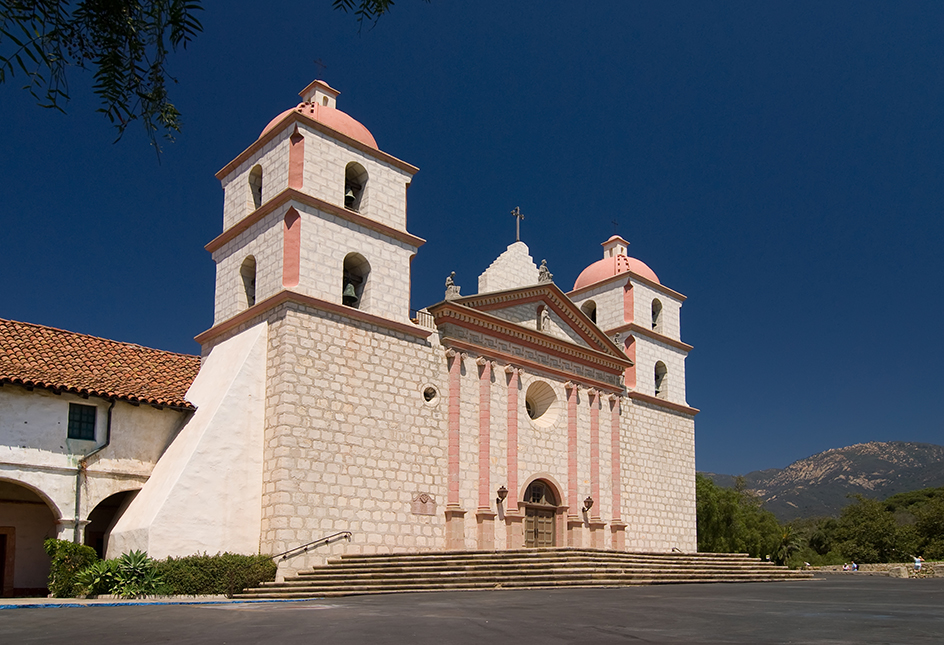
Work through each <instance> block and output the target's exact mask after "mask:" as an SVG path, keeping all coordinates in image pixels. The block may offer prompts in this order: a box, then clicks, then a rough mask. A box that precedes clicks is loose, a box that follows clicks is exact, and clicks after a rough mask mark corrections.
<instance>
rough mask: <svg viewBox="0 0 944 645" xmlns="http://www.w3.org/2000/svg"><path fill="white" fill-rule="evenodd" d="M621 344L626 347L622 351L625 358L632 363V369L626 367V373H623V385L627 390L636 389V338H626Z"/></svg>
mask: <svg viewBox="0 0 944 645" xmlns="http://www.w3.org/2000/svg"><path fill="white" fill-rule="evenodd" d="M623 344H624V345H625V346H626V349H625V351H624V353H625V354H626V358H628V359H629V360H631V361H632V362H633V365H632V367H627V368H626V371H625V372H623V385H625V386H626V389H627V390H632V389H635V387H636V338H635V337H633V336H627V337H626V340H625V341H623Z"/></svg>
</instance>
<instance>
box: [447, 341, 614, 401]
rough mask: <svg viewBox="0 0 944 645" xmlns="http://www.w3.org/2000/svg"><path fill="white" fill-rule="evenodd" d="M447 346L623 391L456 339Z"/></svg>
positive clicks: (588, 385) (598, 386)
mask: <svg viewBox="0 0 944 645" xmlns="http://www.w3.org/2000/svg"><path fill="white" fill-rule="evenodd" d="M445 344H446V345H448V346H449V347H453V348H455V349H456V350H460V349H461V350H465V351H468V352H470V353H476V354H480V355H482V356H487V357H488V358H491V359H492V360H497V361H503V362H508V363H512V362H514V363H515V364H516V365H520V366H521V367H526V368H529V369H531V370H533V371H535V372H539V373H542V374H549V375H552V376H557V377H560V378H561V379H566V378H570V380H572V381H574V382H575V383H580V384H581V385H585V386H587V387H596V388H600V389H601V390H606V391H607V392H612V393H613V394H619V393H620V392H622V391H623V387H622V386H616V385H613V384H612V383H607V382H606V381H598V380H596V379H591V378H587V377H580V378H577V377H576V376H574V374H573V373H572V372H567V371H564V370H558V369H554V368H553V367H548V366H547V365H544V364H543V363H538V362H537V361H529V360H526V359H523V358H521V357H520V356H516V355H514V354H509V353H505V352H501V351H497V350H492V349H489V348H486V347H484V346H480V345H475V344H473V343H466V342H463V341H461V340H456V339H455V338H446V339H445Z"/></svg>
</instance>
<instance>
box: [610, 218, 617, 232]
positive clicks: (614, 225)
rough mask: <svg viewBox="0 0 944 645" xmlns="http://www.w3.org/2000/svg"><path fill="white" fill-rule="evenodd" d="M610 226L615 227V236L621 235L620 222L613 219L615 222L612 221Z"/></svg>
mask: <svg viewBox="0 0 944 645" xmlns="http://www.w3.org/2000/svg"><path fill="white" fill-rule="evenodd" d="M610 224H612V225H613V235H616V234H618V233H619V222H617V221H616V220H615V219H613V220H610Z"/></svg>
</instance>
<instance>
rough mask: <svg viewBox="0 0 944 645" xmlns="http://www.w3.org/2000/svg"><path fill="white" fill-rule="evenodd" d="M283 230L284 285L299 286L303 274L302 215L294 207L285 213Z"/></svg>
mask: <svg viewBox="0 0 944 645" xmlns="http://www.w3.org/2000/svg"><path fill="white" fill-rule="evenodd" d="M284 222H285V225H284V227H283V230H282V286H283V287H286V288H289V289H291V288H292V287H297V286H298V280H299V276H300V275H301V257H302V216H301V215H299V214H298V211H297V210H295V209H294V208H290V209H288V212H287V213H285V220H284Z"/></svg>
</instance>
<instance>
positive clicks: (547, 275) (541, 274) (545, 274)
mask: <svg viewBox="0 0 944 645" xmlns="http://www.w3.org/2000/svg"><path fill="white" fill-rule="evenodd" d="M553 281H554V274H553V273H551V272H550V271H548V269H547V260H541V266H540V268H538V282H553Z"/></svg>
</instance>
